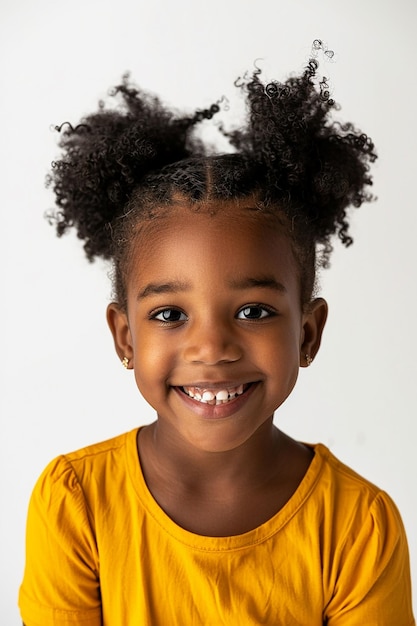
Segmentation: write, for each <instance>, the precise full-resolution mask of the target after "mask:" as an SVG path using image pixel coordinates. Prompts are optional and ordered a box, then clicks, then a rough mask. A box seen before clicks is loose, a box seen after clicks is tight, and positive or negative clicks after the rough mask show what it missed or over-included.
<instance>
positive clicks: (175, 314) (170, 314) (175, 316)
mask: <svg viewBox="0 0 417 626" xmlns="http://www.w3.org/2000/svg"><path fill="white" fill-rule="evenodd" d="M180 315H181V313H180V312H179V311H173V310H172V309H167V310H166V311H162V317H163V319H164V320H165V321H166V322H177V321H178V320H179V319H180Z"/></svg>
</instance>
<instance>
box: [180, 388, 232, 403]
mask: <svg viewBox="0 0 417 626" xmlns="http://www.w3.org/2000/svg"><path fill="white" fill-rule="evenodd" d="M183 389H184V391H185V393H186V394H187V395H189V396H190V397H191V398H194V400H197V401H198V402H204V403H206V404H223V403H225V402H229V400H232V399H233V398H235V397H236V396H240V395H241V394H242V393H243V385H238V386H237V387H233V388H230V389H219V391H213V390H210V389H200V388H199V387H183Z"/></svg>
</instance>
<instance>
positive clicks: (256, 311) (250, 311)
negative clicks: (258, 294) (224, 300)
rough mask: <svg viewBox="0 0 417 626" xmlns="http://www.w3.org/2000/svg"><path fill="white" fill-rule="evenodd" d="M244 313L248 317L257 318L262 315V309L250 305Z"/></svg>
mask: <svg viewBox="0 0 417 626" xmlns="http://www.w3.org/2000/svg"><path fill="white" fill-rule="evenodd" d="M243 315H244V316H245V317H247V318H251V319H257V318H259V317H261V315H262V310H261V309H260V308H259V307H258V306H248V307H247V308H246V309H243Z"/></svg>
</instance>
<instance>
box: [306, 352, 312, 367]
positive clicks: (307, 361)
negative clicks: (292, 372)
mask: <svg viewBox="0 0 417 626" xmlns="http://www.w3.org/2000/svg"><path fill="white" fill-rule="evenodd" d="M305 359H306V363H307V367H309V365H311V364H312V362H313V359H312V357H311V356H310V355H309V354H306V355H305Z"/></svg>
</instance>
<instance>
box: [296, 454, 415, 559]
mask: <svg viewBox="0 0 417 626" xmlns="http://www.w3.org/2000/svg"><path fill="white" fill-rule="evenodd" d="M314 450H315V459H314V461H313V463H315V472H314V474H315V482H314V486H313V488H312V489H311V491H310V495H309V498H308V504H309V508H310V510H313V511H316V512H318V514H319V515H320V516H321V519H322V523H323V524H324V525H326V526H327V525H328V526H329V532H328V533H327V534H326V536H327V538H329V540H333V541H334V540H336V538H337V543H338V547H339V549H340V550H342V551H343V550H344V549H345V548H347V547H348V546H349V545H351V544H352V542H353V541H358V540H359V539H360V537H363V541H364V542H366V541H371V542H372V543H375V546H374V547H375V549H379V547H380V542H381V541H382V543H383V544H384V550H385V552H387V550H388V551H389V550H392V551H393V550H395V549H396V548H398V547H399V546H400V544H402V545H403V547H404V546H406V538H405V531H404V527H403V523H402V520H401V516H400V513H399V511H398V509H397V507H396V505H395V503H394V502H393V500H392V498H391V497H390V496H389V495H388V494H387V493H386V492H385V491H384V490H383V489H381V488H380V487H378V486H377V485H375V484H374V483H372V482H371V481H369V480H367V479H366V478H364V477H363V476H361V475H360V474H358V473H357V472H355V471H354V470H353V469H351V468H350V467H348V466H347V465H345V464H344V463H342V462H341V461H339V459H337V458H336V457H335V456H334V455H333V454H332V453H331V452H330V451H329V450H328V449H327V448H326V447H325V446H323V445H322V444H318V445H316V446H314ZM331 538H332V539H331ZM368 547H369V546H368Z"/></svg>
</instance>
